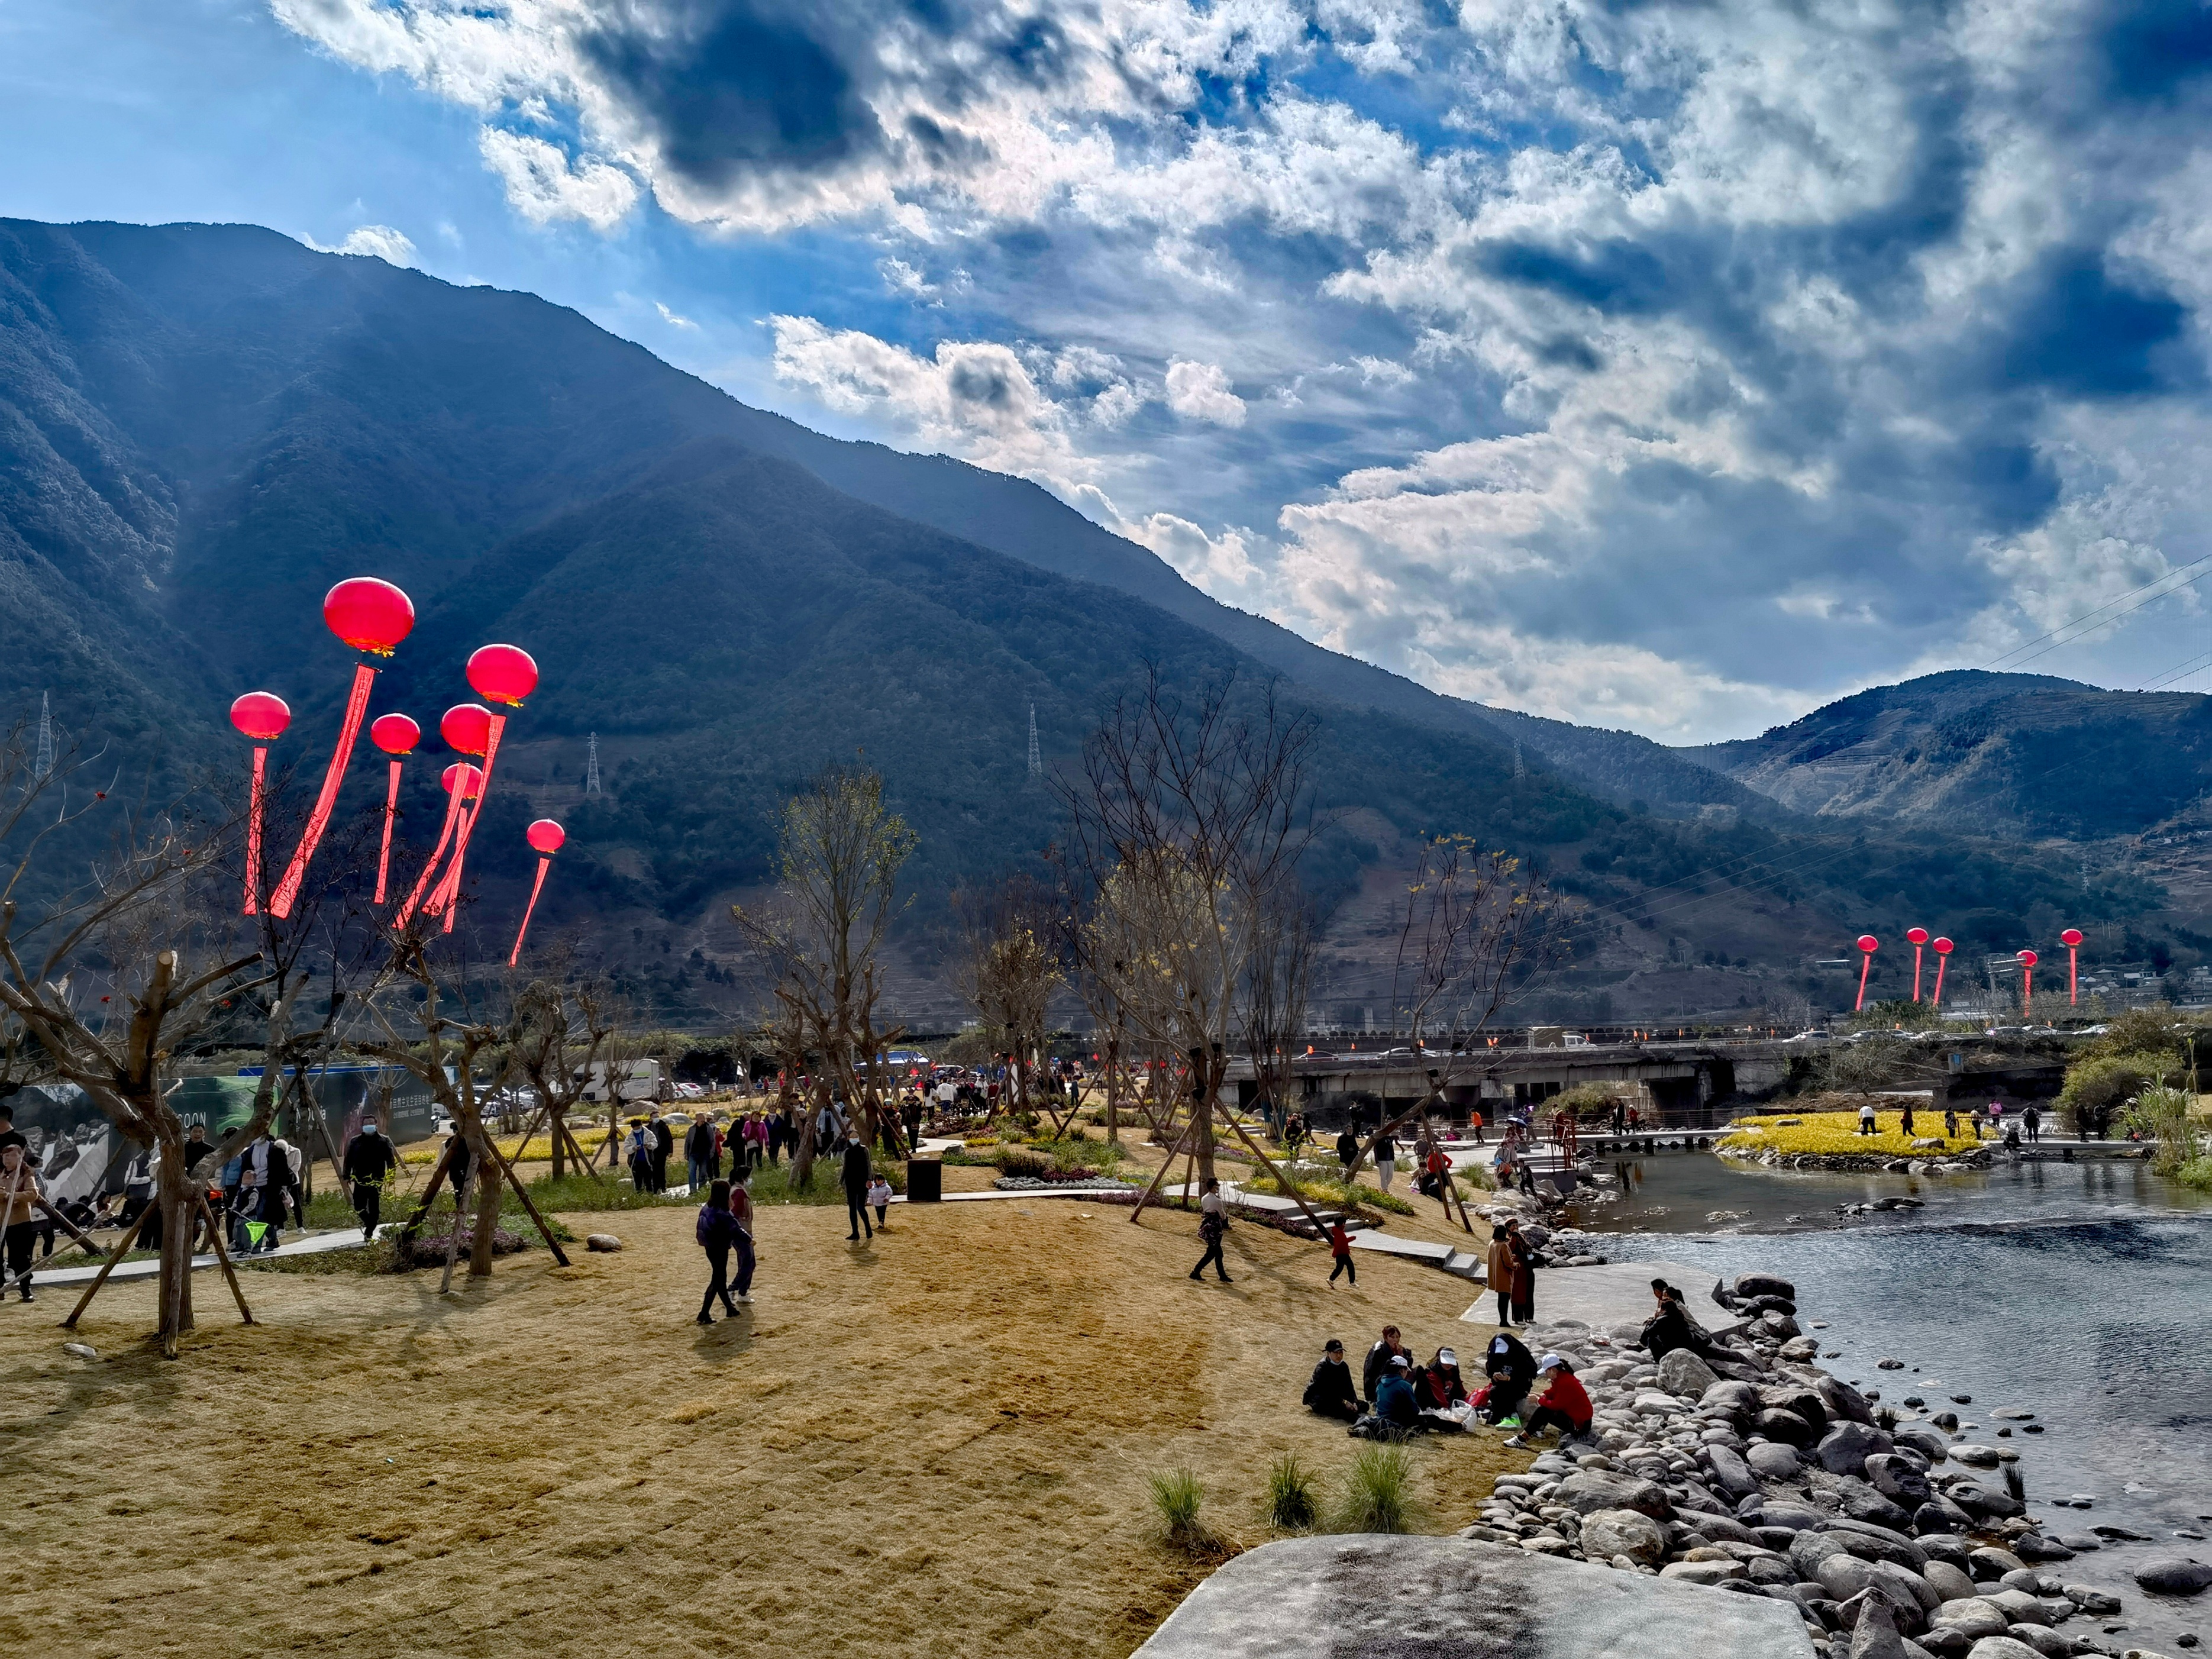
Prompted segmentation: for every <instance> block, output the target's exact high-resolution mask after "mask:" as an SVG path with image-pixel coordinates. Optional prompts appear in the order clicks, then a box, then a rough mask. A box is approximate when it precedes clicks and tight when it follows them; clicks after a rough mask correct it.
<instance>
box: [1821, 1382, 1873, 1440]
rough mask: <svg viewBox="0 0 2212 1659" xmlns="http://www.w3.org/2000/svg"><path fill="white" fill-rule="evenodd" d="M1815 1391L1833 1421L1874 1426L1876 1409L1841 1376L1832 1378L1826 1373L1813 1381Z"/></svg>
mask: <svg viewBox="0 0 2212 1659" xmlns="http://www.w3.org/2000/svg"><path fill="white" fill-rule="evenodd" d="M1813 1388H1814V1392H1815V1393H1817V1394H1818V1395H1820V1403H1821V1404H1822V1405H1824V1406H1826V1407H1827V1408H1828V1417H1829V1419H1830V1420H1831V1421H1833V1422H1838V1423H1864V1424H1866V1425H1868V1426H1869V1428H1870V1427H1872V1426H1873V1425H1874V1407H1872V1406H1870V1405H1869V1404H1868V1403H1867V1398H1866V1396H1865V1395H1863V1394H1861V1393H1860V1392H1859V1391H1858V1390H1857V1389H1855V1388H1853V1387H1852V1386H1851V1385H1850V1383H1846V1382H1844V1380H1843V1379H1842V1378H1841V1377H1839V1376H1829V1375H1828V1374H1827V1373H1826V1371H1823V1372H1821V1373H1820V1375H1819V1376H1815V1377H1814V1379H1813Z"/></svg>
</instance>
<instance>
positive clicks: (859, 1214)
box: [838, 1136, 876, 1238]
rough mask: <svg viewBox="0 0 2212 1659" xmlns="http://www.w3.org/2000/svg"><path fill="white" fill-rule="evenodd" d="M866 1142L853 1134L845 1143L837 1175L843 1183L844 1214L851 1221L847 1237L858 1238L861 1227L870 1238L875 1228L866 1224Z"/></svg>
mask: <svg viewBox="0 0 2212 1659" xmlns="http://www.w3.org/2000/svg"><path fill="white" fill-rule="evenodd" d="M869 1174H870V1170H869V1167H868V1143H867V1142H866V1141H865V1140H862V1139H860V1138H859V1137H857V1136H855V1137H854V1139H850V1140H848V1141H847V1142H846V1143H845V1157H844V1161H843V1163H842V1164H841V1165H840V1166H839V1170H838V1177H839V1179H840V1180H842V1182H844V1185H845V1216H846V1218H847V1219H848V1221H850V1222H851V1223H852V1228H853V1230H852V1231H851V1232H849V1233H848V1234H847V1235H846V1237H848V1238H858V1237H860V1230H861V1229H862V1228H864V1227H865V1228H866V1229H867V1234H868V1237H870V1238H873V1237H875V1236H876V1230H875V1229H874V1228H873V1227H872V1226H870V1225H869V1224H868V1176H869Z"/></svg>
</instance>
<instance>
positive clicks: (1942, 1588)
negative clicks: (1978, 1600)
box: [1921, 1561, 1979, 1601]
mask: <svg viewBox="0 0 2212 1659" xmlns="http://www.w3.org/2000/svg"><path fill="white" fill-rule="evenodd" d="M1921 1577H1923V1578H1925V1579H1927V1581H1928V1584H1929V1589H1933V1590H1934V1591H1935V1592H1936V1595H1938V1596H1940V1597H1942V1599H1943V1600H1944V1601H1965V1600H1966V1598H1967V1597H1968V1596H1970V1595H1978V1593H1979V1592H1978V1591H1977V1590H1976V1589H1974V1581H1973V1580H1972V1579H1971V1578H1969V1577H1966V1574H1965V1573H1963V1572H1961V1571H1959V1569H1958V1568H1956V1567H1954V1566H1953V1565H1951V1564H1950V1563H1949V1562H1948V1561H1930V1562H1929V1564H1928V1570H1927V1571H1926V1572H1924V1573H1923V1574H1922V1575H1921Z"/></svg>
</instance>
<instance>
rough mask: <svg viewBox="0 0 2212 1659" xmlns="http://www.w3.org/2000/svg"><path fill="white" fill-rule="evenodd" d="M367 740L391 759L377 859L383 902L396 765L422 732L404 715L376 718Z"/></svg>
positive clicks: (396, 796) (377, 899)
mask: <svg viewBox="0 0 2212 1659" xmlns="http://www.w3.org/2000/svg"><path fill="white" fill-rule="evenodd" d="M368 740H369V741H370V742H371V743H373V744H375V745H376V746H377V747H378V748H379V749H381V750H383V751H384V752H385V753H386V754H387V755H389V756H391V757H392V781H391V783H390V785H389V786H388V787H386V790H385V792H384V850H383V851H382V852H380V853H379V854H377V857H376V896H375V897H374V899H372V900H371V901H370V902H371V903H373V904H381V903H383V902H384V887H385V882H386V878H387V877H388V876H389V875H390V874H391V872H392V819H393V818H394V817H397V816H398V811H399V762H400V758H401V757H403V756H406V755H411V754H413V753H414V752H415V745H416V744H418V743H420V742H422V727H421V726H417V725H416V724H415V722H414V721H413V720H409V719H408V718H407V716H406V715H404V714H379V715H378V716H377V717H376V718H375V719H374V720H371V721H370V722H369V723H368Z"/></svg>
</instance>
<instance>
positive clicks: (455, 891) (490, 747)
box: [422, 714, 507, 933]
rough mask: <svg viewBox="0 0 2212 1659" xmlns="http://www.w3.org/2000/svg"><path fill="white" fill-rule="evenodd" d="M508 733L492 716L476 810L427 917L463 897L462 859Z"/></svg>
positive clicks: (432, 897) (426, 911) (464, 826)
mask: <svg viewBox="0 0 2212 1659" xmlns="http://www.w3.org/2000/svg"><path fill="white" fill-rule="evenodd" d="M506 730H507V716H506V715H504V714H494V715H493V716H492V717H491V736H490V738H489V739H488V740H487V741H486V742H485V744H484V754H483V782H482V783H480V784H478V785H477V810H476V811H473V812H471V813H470V814H469V816H468V817H467V819H466V820H465V822H464V823H462V825H461V836H460V839H459V841H457V842H454V843H453V864H452V865H451V866H449V867H448V868H447V871H446V878H445V880H443V881H441V882H440V883H439V884H438V890H437V891H436V892H435V893H433V894H431V895H430V902H428V904H426V905H424V906H423V907H422V912H423V914H424V915H432V916H435V915H437V914H438V913H439V912H440V911H441V910H444V909H446V908H448V907H449V906H451V905H452V903H453V901H454V900H455V899H457V898H459V896H461V860H463V859H465V858H466V857H467V856H468V855H469V835H470V833H471V831H472V830H474V829H475V828H476V826H477V819H478V818H481V817H483V809H484V801H485V799H487V798H488V797H489V795H490V793H491V763H492V761H493V759H494V758H495V757H496V756H497V755H498V753H499V738H500V733H501V732H504V731H506ZM452 931H453V929H452V928H451V927H450V926H449V927H447V932H448V933H451V932H452Z"/></svg>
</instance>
